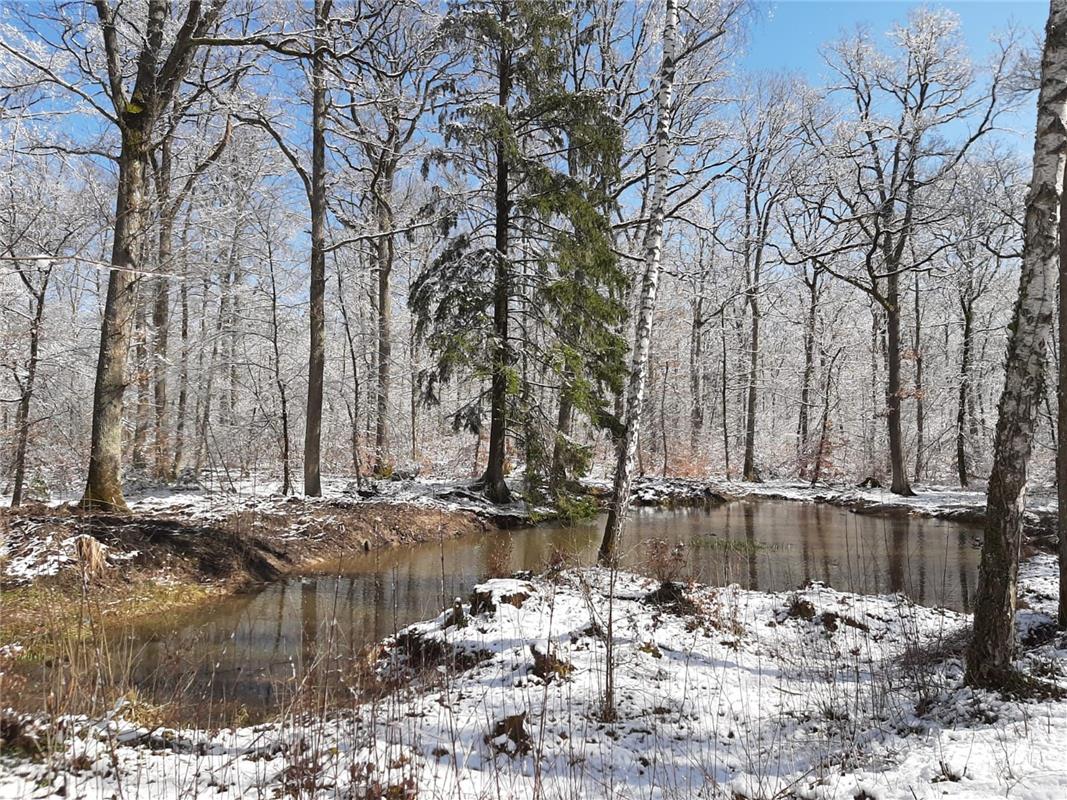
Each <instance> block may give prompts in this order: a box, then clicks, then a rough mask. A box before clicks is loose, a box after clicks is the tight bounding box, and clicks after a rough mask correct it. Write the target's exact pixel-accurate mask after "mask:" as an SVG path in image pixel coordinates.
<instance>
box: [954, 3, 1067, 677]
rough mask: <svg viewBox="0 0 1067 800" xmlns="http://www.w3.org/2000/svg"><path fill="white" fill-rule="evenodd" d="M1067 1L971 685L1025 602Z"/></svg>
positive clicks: (1046, 96)
mask: <svg viewBox="0 0 1067 800" xmlns="http://www.w3.org/2000/svg"><path fill="white" fill-rule="evenodd" d="M1065 122H1067V0H1052V3H1051V8H1050V12H1049V20H1048V24H1047V26H1046V28H1045V49H1044V56H1043V58H1042V63H1041V89H1040V93H1039V97H1038V104H1037V135H1036V137H1035V140H1034V170H1033V178H1032V179H1031V183H1030V192H1029V194H1028V196H1027V199H1026V216H1025V222H1024V239H1023V259H1022V268H1021V270H1020V276H1019V299H1018V302H1017V303H1016V305H1015V313H1014V315H1013V320H1012V325H1011V327H1010V328H1009V330H1010V331H1011V333H1010V336H1009V339H1008V353H1007V359H1006V360H1005V374H1004V392H1003V394H1001V397H1000V416H999V418H998V420H997V430H996V438H995V446H994V454H993V471H992V473H991V474H990V476H989V499H988V501H987V504H986V521H985V525H984V529H985V530H984V540H983V544H982V561H981V567H980V569H979V573H978V595H977V599H976V601H975V610H974V635H973V638H972V639H971V644H970V648H969V649H968V652H967V673H966V681H967V683H968V684H969V685H971V686H984V687H1002V686H1004V685H1005V684H1006V683H1007V682H1009V681H1010V680H1011V678H1012V675H1013V670H1012V658H1013V656H1014V653H1015V605H1016V599H1017V598H1016V588H1017V585H1016V584H1017V579H1018V573H1019V551H1020V548H1021V546H1022V523H1023V511H1024V509H1025V506H1026V494H1025V492H1026V478H1027V466H1028V463H1029V460H1030V452H1031V447H1032V444H1033V433H1034V421H1035V416H1036V408H1035V404H1036V403H1038V402H1039V398H1040V397H1041V395H1042V394H1043V391H1042V390H1043V384H1044V374H1045V355H1046V354H1045V350H1046V343H1047V341H1048V337H1049V334H1050V333H1051V331H1052V316H1053V310H1054V295H1053V292H1054V291H1055V281H1056V275H1057V272H1058V269H1057V268H1058V258H1059V249H1058V236H1057V225H1058V222H1059V202H1060V196H1061V193H1062V189H1063V180H1064V167H1065V166H1067V128H1065Z"/></svg>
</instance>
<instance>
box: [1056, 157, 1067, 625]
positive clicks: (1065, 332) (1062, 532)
mask: <svg viewBox="0 0 1067 800" xmlns="http://www.w3.org/2000/svg"><path fill="white" fill-rule="evenodd" d="M1063 187H1067V174H1065V175H1064V178H1063V183H1062V184H1061V189H1060V229H1059V245H1060V251H1059V256H1060V264H1059V267H1060V269H1059V279H1060V286H1059V305H1060V308H1059V333H1060V338H1059V343H1058V346H1059V362H1060V364H1059V367H1060V370H1059V381H1058V384H1057V388H1058V391H1057V398H1056V399H1057V403H1058V408H1057V412H1058V413H1057V418H1056V429H1057V433H1058V437H1057V440H1056V511H1057V516H1056V522H1057V526H1058V527H1059V540H1060V541H1059V545H1060V547H1059V550H1060V593H1059V604H1058V609H1057V623H1058V624H1059V627H1060V628H1061V629H1064V628H1067V192H1064V191H1063Z"/></svg>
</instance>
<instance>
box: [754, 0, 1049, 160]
mask: <svg viewBox="0 0 1067 800" xmlns="http://www.w3.org/2000/svg"><path fill="white" fill-rule="evenodd" d="M920 6H927V7H934V8H948V9H951V10H952V11H954V12H955V13H956V14H957V15H958V16H959V18H960V25H961V30H962V31H963V35H964V38H965V40H966V42H967V45H968V47H969V49H970V53H971V57H972V58H973V59H974V60H975V61H977V62H981V61H982V60H983V59H984V58H985V57H987V56H988V55H989V54H990V53H991V52H992V44H991V37H992V36H993V35H994V34H996V33H998V32H1001V31H1004V30H1005V29H1007V28H1008V27H1010V26H1014V27H1016V28H1017V29H1019V30H1020V33H1021V35H1022V41H1023V42H1025V43H1026V44H1027V45H1028V46H1030V45H1032V43H1033V42H1034V38H1033V34H1032V33H1031V31H1034V32H1037V33H1038V34H1039V35H1040V34H1041V32H1042V31H1043V29H1044V26H1045V21H1046V19H1047V18H1048V0H949V1H948V2H936V0H933V1H931V2H925V3H920V2H914V1H913V0H759V2H758V6H757V13H756V19H755V20H754V21H753V24H752V26H751V28H750V31H749V40H748V46H747V48H746V52H745V54H744V55H743V57H742V58H741V59H740V66H741V67H742V68H744V69H748V70H770V71H778V70H785V71H794V72H798V73H800V74H801V75H803V76H804V78H805V79H806V80H807V81H808V83H811V84H814V85H819V84H822V83H824V82H825V80H826V77H827V69H826V65H825V63H824V62H823V59H822V56H821V55H820V52H819V48H820V47H821V46H822V45H823V44H824V43H826V42H830V41H833V40H834V39H837V38H839V37H840V35H841V34H842V33H844V32H849V31H852V30H854V29H855V27H856V26H857V25H858V24H863V25H866V26H867V27H868V28H870V30H871V32H872V33H873V34H875V36H876V37H879V38H880V37H881V36H882V35H883V34H885V33H886V32H887V31H888V30H889V29H890V28H892V26H893V25H894V23H897V22H902V21H903V20H905V19H906V18H907V15H908V12H909V11H910V10H911V9H913V8H918V7H920ZM883 41H884V40H883ZM1034 115H1035V110H1034V105H1033V103H1032V102H1025V101H1024V104H1023V105H1022V107H1021V108H1020V109H1019V110H1018V111H1016V112H1013V113H1012V114H1010V115H1006V116H1005V117H1004V118H1002V119H1001V125H1003V126H1005V127H1007V128H1010V129H1012V130H1013V131H1014V132H1015V133H1016V134H1019V136H1018V140H1017V141H1018V143H1019V145H1020V148H1021V150H1023V151H1027V150H1028V149H1029V147H1030V146H1032V145H1031V144H1030V142H1032V138H1031V137H1032V136H1033V118H1034Z"/></svg>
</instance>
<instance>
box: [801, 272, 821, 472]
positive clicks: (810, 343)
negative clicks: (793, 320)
mask: <svg viewBox="0 0 1067 800" xmlns="http://www.w3.org/2000/svg"><path fill="white" fill-rule="evenodd" d="M805 282H807V277H806V276H805ZM807 286H808V320H807V323H806V324H805V326H804V376H803V378H802V380H801V384H800V418H799V419H798V420H797V461H798V462H799V465H800V477H801V479H803V478H804V477H805V476H806V474H807V465H806V463H805V461H806V459H807V457H808V425H809V418H810V413H811V409H810V406H811V381H812V378H813V377H814V371H815V323H816V319H817V314H818V303H819V276H818V274H816V275H815V276H814V277H813V278H812V280H811V282H810V283H807Z"/></svg>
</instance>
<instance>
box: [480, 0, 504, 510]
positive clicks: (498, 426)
mask: <svg viewBox="0 0 1067 800" xmlns="http://www.w3.org/2000/svg"><path fill="white" fill-rule="evenodd" d="M500 15H501V23H502V24H506V22H507V16H508V4H507V3H504V4H502V5H501V8H500ZM497 80H498V88H499V97H498V104H499V106H500V110H501V113H505V114H506V113H507V106H508V102H509V100H510V97H511V53H510V52H509V51H508V50H507V48H506V47H505V48H502V49H501V51H500V63H499V70H498V74H497ZM495 212H496V230H495V247H496V271H495V275H494V277H493V332H494V336H495V338H496V341H495V342H494V344H493V376H492V385H491V387H490V414H489V420H490V421H489V461H488V463H487V464H486V467H485V475H484V476H483V477H482V483H483V485H484V490H485V495H486V497H488V498H489V499H490V500H491V501H493V502H494V503H509V502H511V492H510V491H509V489H508V485H507V482H506V481H505V480H504V455H505V450H506V446H507V403H508V368H509V366H510V363H511V349H510V343H509V341H508V300H509V297H510V294H511V288H510V285H509V269H508V266H509V265H508V228H509V226H510V223H511V219H510V217H511V195H510V189H509V186H508V158H507V152H506V150H505V146H504V143H503V142H501V143H499V144H497V147H496V194H495Z"/></svg>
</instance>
